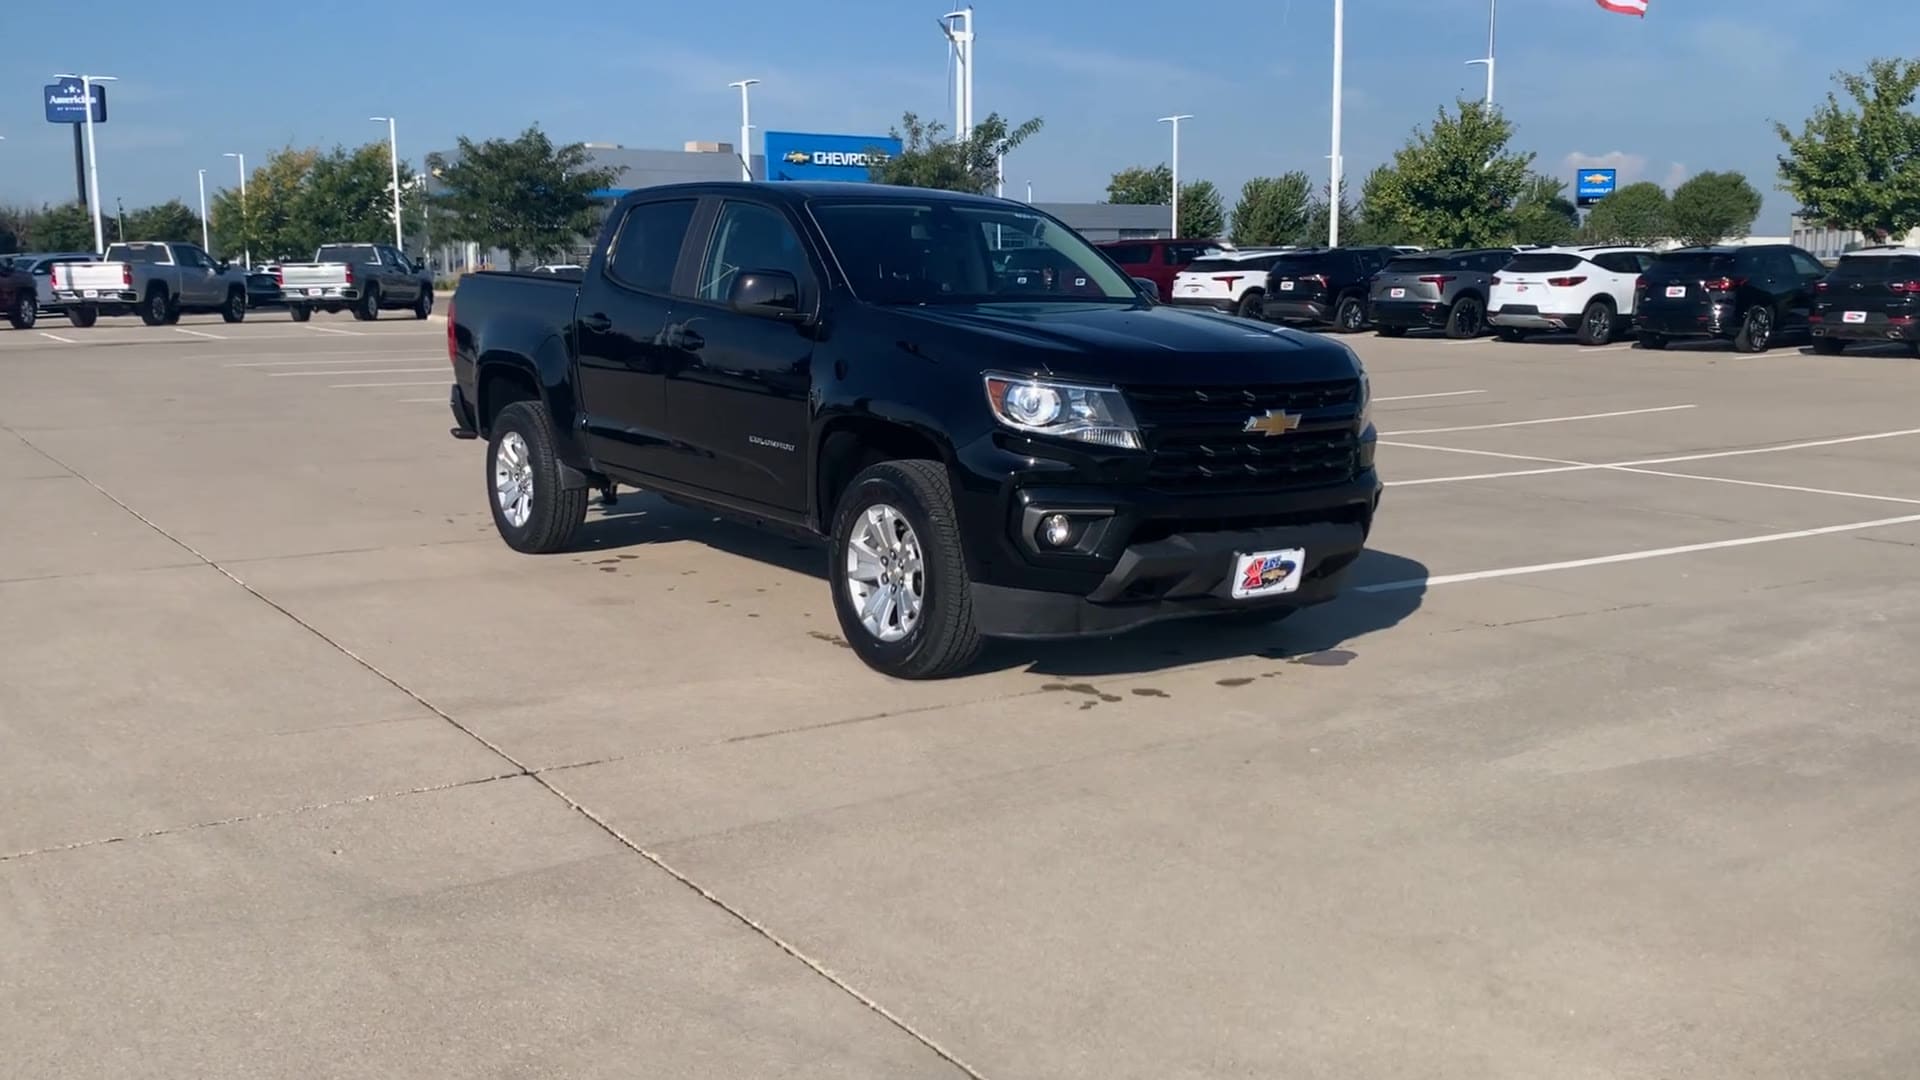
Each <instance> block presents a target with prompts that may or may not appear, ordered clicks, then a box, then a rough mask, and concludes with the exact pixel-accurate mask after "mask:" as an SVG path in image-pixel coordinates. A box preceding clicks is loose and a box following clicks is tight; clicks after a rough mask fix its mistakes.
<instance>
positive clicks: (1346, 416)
mask: <svg viewBox="0 0 1920 1080" xmlns="http://www.w3.org/2000/svg"><path fill="white" fill-rule="evenodd" d="M1359 396H1360V383H1359V381H1358V380H1357V379H1341V380H1337V381H1329V382H1319V383H1302V384H1296V385H1291V386H1252V387H1178V388H1173V387H1148V388H1139V389H1134V388H1130V389H1128V391H1127V399H1128V401H1129V402H1130V403H1131V404H1132V406H1133V408H1134V410H1135V413H1136V415H1137V417H1138V419H1139V421H1140V424H1141V427H1142V429H1143V430H1144V432H1145V435H1146V440H1147V448H1148V450H1149V451H1151V453H1152V455H1153V458H1152V462H1151V464H1150V465H1149V467H1148V474H1147V479H1148V483H1149V484H1150V485H1151V486H1153V487H1155V488H1158V489H1160V490H1164V491H1175V492H1257V491H1285V490H1289V489H1294V488H1308V487H1320V486H1323V485H1326V484H1337V483H1341V482H1343V481H1346V480H1349V479H1351V478H1352V477H1353V475H1354V473H1355V471H1356V468H1357V466H1358V462H1359V450H1360V439H1359V435H1358V433H1357V432H1356V431H1355V430H1354V413H1355V410H1356V409H1357V408H1358V406H1359ZM1268 410H1281V411H1285V412H1289V413H1294V414H1296V415H1298V416H1300V417H1301V418H1302V427H1301V429H1300V430H1296V431H1291V432H1288V433H1286V434H1284V435H1277V436H1269V435H1265V434H1262V433H1257V432H1256V433H1248V432H1247V431H1246V430H1245V428H1246V423H1247V421H1248V419H1250V418H1252V417H1256V416H1263V415H1265V414H1266V413H1267V411H1268Z"/></svg>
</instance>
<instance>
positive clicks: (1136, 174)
mask: <svg viewBox="0 0 1920 1080" xmlns="http://www.w3.org/2000/svg"><path fill="white" fill-rule="evenodd" d="M1182 194H1183V196H1184V192H1183V193H1182ZM1172 199H1173V170H1172V169H1170V168H1168V167H1167V166H1166V165H1164V164H1161V165H1154V166H1152V167H1147V166H1143V165H1134V166H1131V167H1129V168H1125V169H1121V170H1120V171H1119V172H1117V173H1114V174H1113V178H1112V179H1111V180H1108V181H1107V201H1108V202H1110V203H1115V204H1117V205H1122V206H1165V205H1167V203H1168V202H1170V201H1172ZM1183 231H1184V230H1183Z"/></svg>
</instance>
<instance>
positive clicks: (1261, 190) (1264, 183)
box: [1233, 172, 1313, 247]
mask: <svg viewBox="0 0 1920 1080" xmlns="http://www.w3.org/2000/svg"><path fill="white" fill-rule="evenodd" d="M1312 200H1313V181H1312V180H1309V179H1307V174H1306V173H1303V172H1290V173H1286V174H1284V175H1281V176H1256V177H1254V178H1253V179H1251V180H1249V181H1247V182H1246V183H1245V184H1242V185H1241V186H1240V201H1239V202H1237V203H1235V204H1234V207H1233V242H1234V243H1236V244H1239V245H1242V246H1244V247H1273V246H1276V245H1279V244H1286V243H1292V242H1293V241H1294V240H1295V239H1297V238H1298V237H1300V236H1301V235H1303V234H1305V232H1306V231H1307V221H1308V217H1309V215H1310V209H1309V205H1308V204H1309V203H1311V202H1312Z"/></svg>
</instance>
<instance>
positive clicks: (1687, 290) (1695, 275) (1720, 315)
mask: <svg viewBox="0 0 1920 1080" xmlns="http://www.w3.org/2000/svg"><path fill="white" fill-rule="evenodd" d="M1826 276H1827V268H1826V267H1825V266H1822V265H1821V264H1820V260H1819V259H1816V258H1814V257H1813V256H1812V255H1809V254H1808V253H1807V252H1805V251H1802V250H1801V249H1799V248H1797V247H1793V246H1792V245H1789V244H1755V245H1753V246H1751V247H1691V248H1678V249H1675V250H1673V251H1668V252H1663V253H1661V254H1660V255H1659V256H1658V257H1657V258H1655V259H1654V261H1653V265H1652V266H1650V267H1648V268H1647V272H1646V273H1645V274H1642V275H1641V277H1640V281H1639V284H1638V285H1637V286H1636V289H1635V297H1634V305H1633V328H1634V330H1635V331H1636V332H1637V333H1638V334H1639V335H1640V347H1641V348H1644V349H1664V348H1666V347H1667V342H1668V341H1670V340H1672V339H1674V338H1688V337H1695V338H1698V337H1704V338H1720V339H1722V340H1725V341H1731V342H1733V347H1734V348H1736V349H1739V350H1740V351H1741V352H1766V351H1767V350H1768V349H1769V348H1771V347H1773V345H1774V343H1775V342H1777V341H1779V340H1780V339H1781V338H1783V337H1793V336H1799V335H1804V334H1806V333H1807V328H1808V326H1809V319H1808V316H1809V315H1811V314H1812V309H1813V297H1814V287H1815V286H1817V285H1818V284H1819V283H1820V281H1821V279H1822V278H1825V277H1826Z"/></svg>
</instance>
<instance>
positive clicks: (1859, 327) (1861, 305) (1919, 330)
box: [1812, 247, 1920, 356]
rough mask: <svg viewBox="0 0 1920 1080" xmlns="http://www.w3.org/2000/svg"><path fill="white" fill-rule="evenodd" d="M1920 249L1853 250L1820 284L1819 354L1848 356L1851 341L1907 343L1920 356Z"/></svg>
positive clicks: (1815, 313)
mask: <svg viewBox="0 0 1920 1080" xmlns="http://www.w3.org/2000/svg"><path fill="white" fill-rule="evenodd" d="M1915 316H1920V249H1916V248H1900V247H1878V248H1866V249H1864V250H1861V251H1855V252H1850V253H1848V254H1847V255H1844V256H1842V257H1841V259H1840V265H1839V266H1838V267H1836V268H1835V269H1834V271H1833V273H1831V274H1828V275H1827V278H1826V280H1825V281H1822V282H1821V283H1820V284H1818V285H1816V286H1814V304H1813V315H1812V322H1813V351H1814V352H1817V353H1820V354H1821V355H1823V356H1833V355H1837V354H1839V353H1842V352H1845V351H1846V348H1847V343H1848V342H1850V341H1861V342H1881V341H1903V342H1906V343H1907V345H1908V346H1909V347H1910V348H1912V349H1913V350H1914V352H1915V354H1920V325H1916V324H1915V322H1914V318H1915Z"/></svg>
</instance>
